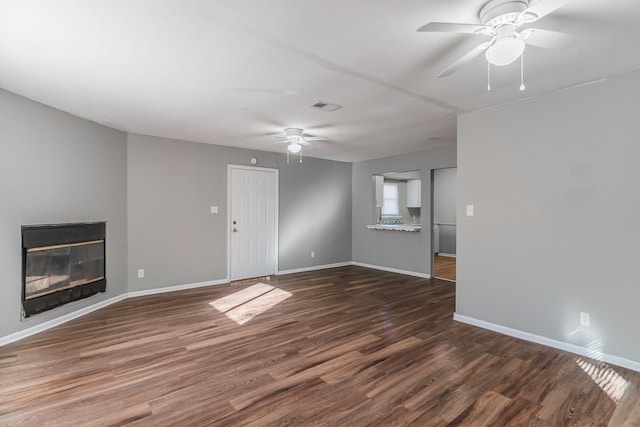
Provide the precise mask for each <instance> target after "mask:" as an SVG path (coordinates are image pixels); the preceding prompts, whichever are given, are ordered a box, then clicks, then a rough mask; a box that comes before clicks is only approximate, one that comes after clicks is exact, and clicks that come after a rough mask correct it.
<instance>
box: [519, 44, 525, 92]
mask: <svg viewBox="0 0 640 427" xmlns="http://www.w3.org/2000/svg"><path fill="white" fill-rule="evenodd" d="M526 88H527V87H526V86H525V85H524V52H522V55H520V90H521V91H523V90H525V89H526Z"/></svg>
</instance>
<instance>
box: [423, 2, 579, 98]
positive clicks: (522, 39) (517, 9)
mask: <svg viewBox="0 0 640 427" xmlns="http://www.w3.org/2000/svg"><path fill="white" fill-rule="evenodd" d="M569 1H571V0H538V1H529V0H491V1H489V2H488V3H487V4H485V5H484V6H483V7H482V8H481V9H480V12H479V14H478V17H479V19H480V23H479V24H464V23H448V22H430V23H428V24H426V25H423V26H422V27H420V28H418V31H419V32H451V33H463V34H471V35H478V36H486V37H490V38H489V40H486V41H484V42H482V43H480V44H478V45H477V46H476V47H474V48H473V49H472V50H471V51H470V52H468V53H466V54H465V55H463V56H462V57H461V58H459V59H458V60H456V61H455V62H454V63H453V64H451V65H449V66H448V67H447V68H446V69H445V70H444V71H442V72H441V73H440V74H438V77H445V76H448V75H451V74H453V73H454V72H456V71H457V70H458V69H459V68H460V67H462V66H463V65H465V64H467V63H468V62H469V61H471V60H472V59H474V58H475V57H476V56H478V55H480V54H481V53H482V52H485V57H486V59H487V62H488V64H491V65H497V66H503V65H508V64H511V63H512V62H514V61H515V60H517V59H518V58H522V54H523V53H524V50H525V47H526V45H531V46H538V47H544V48H550V47H553V46H554V44H556V43H557V42H559V41H561V40H562V39H564V38H566V37H567V36H568V35H567V34H565V33H559V32H556V31H549V30H543V29H538V28H530V27H528V28H523V27H525V26H527V25H528V24H531V23H533V22H535V21H537V20H539V19H541V18H543V17H544V16H546V15H548V14H550V13H552V12H553V11H555V10H556V9H558V8H560V7H561V6H563V5H564V4H565V3H567V2H569ZM530 3H531V4H530ZM534 34H535V35H536V36H535V37H532V36H533V35H534ZM523 88H524V84H523V85H522V86H521V90H523Z"/></svg>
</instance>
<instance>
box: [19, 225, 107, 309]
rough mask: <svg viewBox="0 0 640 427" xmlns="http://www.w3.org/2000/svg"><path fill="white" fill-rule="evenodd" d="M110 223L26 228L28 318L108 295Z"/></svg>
mask: <svg viewBox="0 0 640 427" xmlns="http://www.w3.org/2000/svg"><path fill="white" fill-rule="evenodd" d="M105 238H106V223H104V222H92V223H76V224H50V225H24V226H22V307H23V309H24V313H25V317H29V316H31V315H32V314H36V313H40V312H42V311H46V310H50V309H52V308H55V307H58V306H60V305H62V304H66V303H68V302H71V301H75V300H79V299H82V298H86V297H89V296H91V295H94V294H96V293H98V292H105V291H106V285H107V279H106V275H105V267H106V260H105Z"/></svg>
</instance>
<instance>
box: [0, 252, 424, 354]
mask: <svg viewBox="0 0 640 427" xmlns="http://www.w3.org/2000/svg"><path fill="white" fill-rule="evenodd" d="M349 265H358V266H360V267H367V268H373V269H376V270H384V271H389V272H392V273H399V274H407V275H409V276H416V277H422V278H425V279H429V278H430V276H429V275H428V274H424V273H415V272H412V271H405V270H398V269H396V268H388V267H381V266H376V265H370V264H363V263H358V262H350V261H349V262H341V263H336V264H325V265H317V266H313V267H305V268H297V269H293V270H284V271H279V272H278V273H277V274H278V275H285V274H293V273H302V272H305V271H314V270H324V269H327V268H336V267H345V266H349ZM225 283H229V279H220V280H211V281H207V282H198V283H190V284H186V285H177V286H168V287H166V288H155V289H146V290H143V291H133V292H129V293H125V294H121V295H118V296H116V297H113V298H110V299H108V300H105V301H101V302H99V303H97V304H93V305H90V306H88V307H84V308H81V309H79V310H77V311H74V312H73V313H69V314H65V315H64V316H60V317H58V318H57V319H52V320H49V321H47V322H43V323H40V324H38V325H35V326H33V327H30V328H27V329H24V330H22V331H19V332H15V333H13V334H9V335H5V336H3V337H0V347H1V346H3V345H6V344H9V343H12V342H15V341H19V340H21V339H23V338H27V337H30V336H31V335H34V334H37V333H38V332H43V331H46V330H47V329H51V328H53V327H55V326H58V325H62V324H63V323H66V322H68V321H70V320H73V319H77V318H78V317H81V316H84V315H85V314H89V313H91V312H94V311H96V310H99V309H101V308H103V307H106V306H108V305H111V304H114V303H116V302H119V301H123V300H125V299H128V298H136V297H142V296H147V295H156V294H163V293H166V292H176V291H184V290H187V289H195V288H202V287H206V286H215V285H222V284H225Z"/></svg>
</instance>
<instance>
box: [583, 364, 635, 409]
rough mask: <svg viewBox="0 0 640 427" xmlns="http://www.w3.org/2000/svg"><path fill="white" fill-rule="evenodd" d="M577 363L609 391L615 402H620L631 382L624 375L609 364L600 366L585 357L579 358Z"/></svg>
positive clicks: (604, 389)
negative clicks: (584, 358)
mask: <svg viewBox="0 0 640 427" xmlns="http://www.w3.org/2000/svg"><path fill="white" fill-rule="evenodd" d="M576 363H577V364H578V366H580V367H581V368H582V370H583V371H584V372H586V373H587V375H589V376H590V377H591V379H592V380H593V382H594V383H596V384H597V385H598V387H600V388H601V389H602V391H604V392H605V393H607V395H608V396H609V398H610V399H611V400H612V401H613V403H615V404H618V402H620V399H622V396H624V392H625V391H626V390H627V387H628V386H629V382H628V381H627V380H625V379H624V378H623V377H622V375H620V374H618V373H617V372H616V371H614V370H613V369H611V368H610V367H608V366H606V365H605V366H598V365H594V364H593V363H591V362H587V361H586V360H583V359H577V360H576Z"/></svg>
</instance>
